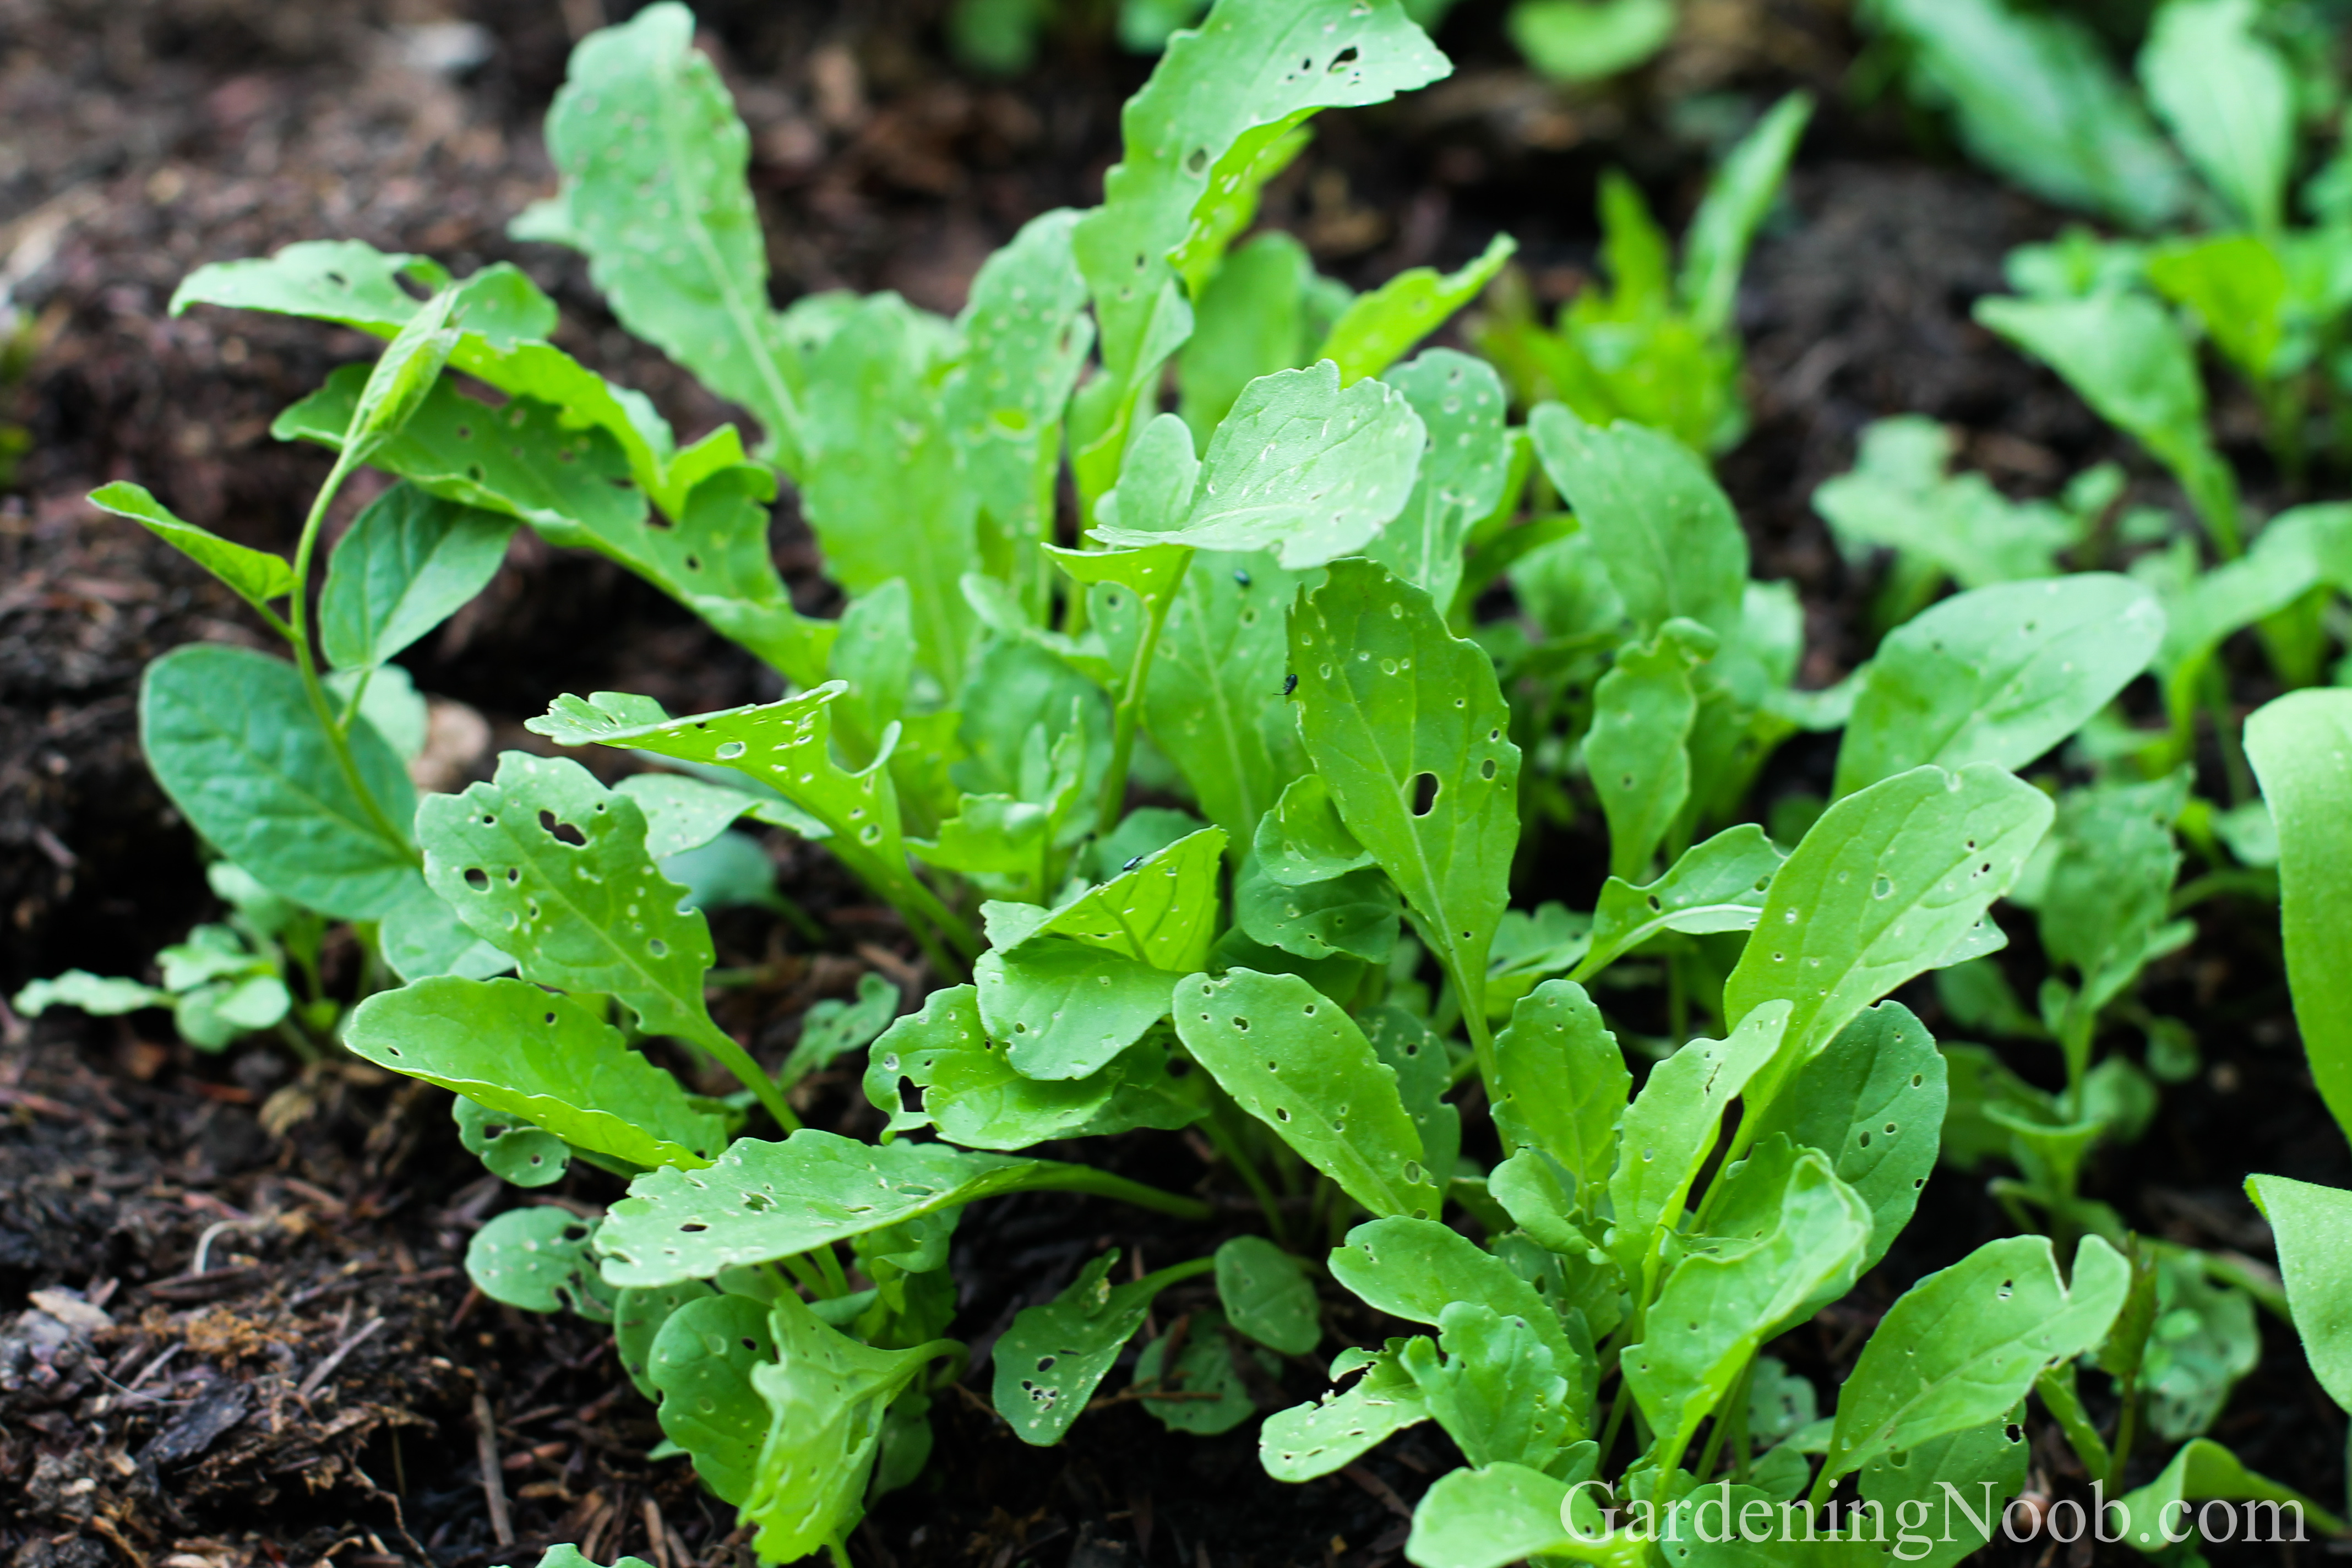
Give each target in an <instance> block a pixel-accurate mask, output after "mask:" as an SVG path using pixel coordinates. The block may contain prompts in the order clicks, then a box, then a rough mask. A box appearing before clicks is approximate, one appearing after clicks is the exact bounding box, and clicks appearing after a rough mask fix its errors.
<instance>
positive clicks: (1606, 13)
mask: <svg viewBox="0 0 2352 1568" xmlns="http://www.w3.org/2000/svg"><path fill="white" fill-rule="evenodd" d="M1504 25H1505V26H1506V27H1507V29H1508V30H1509V32H1510V35H1511V42H1512V44H1513V45H1514V46H1516V47H1517V49H1518V51H1519V53H1521V54H1522V55H1525V56H1526V57H1527V59H1528V64H1529V65H1531V66H1533V67H1535V68H1536V69H1538V70H1539V71H1541V72H1542V73H1543V74H1544V75H1546V76H1548V77H1549V78H1551V79H1553V80H1554V81H1570V82H1578V81H1595V82H1597V81H1603V80H1606V79H1609V78H1610V77H1613V76H1617V75H1620V74H1621V73H1622V72H1625V71H1628V70H1631V69H1633V68H1634V67H1635V66H1638V65H1640V64H1641V63H1642V62H1643V61H1644V60H1646V59H1648V58H1650V57H1651V56H1653V55H1654V54H1656V53H1657V52H1658V51H1659V50H1660V49H1663V48H1664V47H1666V43H1667V41H1668V40H1669V39H1671V38H1672V37H1674V36H1675V7H1674V4H1673V0H1517V4H1516V5H1513V6H1512V7H1511V8H1510V10H1509V12H1508V13H1507V15H1506V16H1505V17H1504Z"/></svg>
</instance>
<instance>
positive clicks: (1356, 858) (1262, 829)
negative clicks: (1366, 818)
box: [1252, 773, 1375, 888]
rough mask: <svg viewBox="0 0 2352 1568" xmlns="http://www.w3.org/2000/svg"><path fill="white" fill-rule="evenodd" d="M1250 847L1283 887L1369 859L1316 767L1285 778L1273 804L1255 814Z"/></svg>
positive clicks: (1337, 873) (1327, 877)
mask: <svg viewBox="0 0 2352 1568" xmlns="http://www.w3.org/2000/svg"><path fill="white" fill-rule="evenodd" d="M1252 848H1253V850H1254V852H1255V855H1256V856H1257V862H1258V867H1259V868H1260V869H1261V870H1263V871H1264V872H1265V875H1266V876H1267V877H1268V878H1270V879H1273V880H1275V881H1276V882H1280V883H1282V884H1283V885H1284V886H1285V887H1291V888H1303V887H1307V886H1309V885H1311V884H1313V883H1316V882H1328V881H1331V880H1333V879H1337V878H1340V877H1345V876H1348V875H1349V874H1350V873H1351V872H1355V871H1359V870H1362V869H1364V868H1368V867H1370V866H1372V865H1374V864H1375V862H1374V860H1373V858H1372V852H1371V851H1370V850H1369V849H1367V848H1365V847H1363V846H1362V845H1361V844H1360V843H1358V842H1357V841H1356V836H1355V835H1354V834H1352V833H1350V832H1349V831H1348V825H1347V824H1346V823H1344V822H1342V821H1340V820H1339V803H1338V802H1336V801H1334V800H1333V799H1332V798H1331V786H1330V785H1329V784H1326V783H1325V782H1324V779H1323V775H1322V774H1321V773H1305V774H1301V775H1300V776H1299V777H1297V778H1295V779H1293V780H1291V781H1290V783H1289V784H1288V785H1287V786H1286V787H1285V788H1284V790H1283V792H1282V798H1281V799H1279V800H1277V801H1276V802H1275V804H1274V809H1273V810H1271V811H1269V812H1267V813H1266V814H1265V816H1263V817H1261V818H1260V819H1259V820H1258V825H1257V834H1256V838H1255V843H1254V845H1253V846H1252Z"/></svg>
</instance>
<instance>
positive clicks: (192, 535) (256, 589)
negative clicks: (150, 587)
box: [89, 479, 294, 611]
mask: <svg viewBox="0 0 2352 1568" xmlns="http://www.w3.org/2000/svg"><path fill="white" fill-rule="evenodd" d="M89 502H90V504H91V505H92V506H95V507H100V508H103V509H104V510H108V511H110V512H112V513H113V514H114V515H115V516H117V517H127V518H129V519H131V521H133V522H136V523H138V524H140V525H141V526H142V527H143V528H145V529H146V530H147V531H148V532H150V533H152V534H153V535H154V536H155V537H156V538H158V539H160V540H162V541H163V542H164V543H166V544H168V545H170V546H171V547H172V548H173V549H174V550H177V551H178V552H180V553H182V554H183V555H185V556H187V557H188V558H189V559H190V560H192V561H194V563H196V564H197V565H199V566H202V567H203V568H204V569H205V571H207V572H209V573H211V574H213V575H214V576H215V577H217V578H219V579H220V580H221V581H222V582H224V583H226V584H228V585H229V587H230V589H231V590H232V591H233V592H234V593H235V594H236V596H237V597H238V598H240V599H243V600H244V601H245V602H246V603H247V604H248V605H252V606H253V607H254V608H255V609H257V610H264V611H267V610H268V607H269V601H270V600H272V599H280V598H284V597H285V596H286V595H289V594H290V593H292V592H293V591H294V568H293V567H292V566H290V565H289V564H288V563H287V562H286V560H285V559H284V557H282V556H278V555H272V554H270V553H269V552H268V551H266V550H255V549H252V548H251V547H249V546H247V545H243V544H239V543H237V542H235V541H234V540H227V539H223V538H222V537H221V536H220V535H219V534H217V533H215V532H213V531H211V530H209V529H204V528H198V527H197V526H196V525H195V524H194V523H193V522H184V521H181V520H180V519H179V518H177V517H175V516H173V512H172V510H171V508H169V507H167V506H165V505H164V504H163V502H162V501H159V500H156V499H155V498H154V497H153V496H152V495H150V494H148V493H147V490H146V488H145V487H144V486H142V485H134V484H130V483H127V482H125V481H123V480H121V479H118V480H116V481H115V482H114V483H112V484H110V485H101V486H100V487H99V488H98V489H94V490H92V491H90V492H89Z"/></svg>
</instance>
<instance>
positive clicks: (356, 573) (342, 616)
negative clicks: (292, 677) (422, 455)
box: [319, 484, 514, 669]
mask: <svg viewBox="0 0 2352 1568" xmlns="http://www.w3.org/2000/svg"><path fill="white" fill-rule="evenodd" d="M513 531H514V522H513V520H512V519H510V518H505V517H500V516H499V515H498V514H497V513H495V512H488V511H483V510H479V509H478V508H474V507H464V506H457V505H455V504H453V503H451V502H449V501H445V500H440V499H439V498H438V497H436V496H433V495H429V494H427V493H426V492H425V491H424V490H421V489H416V488H415V486H413V485H405V484H403V485H394V487H393V488H392V489H388V490H386V491H385V492H384V493H383V495H381V496H379V497H377V498H376V499H375V500H373V501H372V502H370V503H369V504H368V507H367V510H364V511H362V512H361V513H360V515H359V518H358V521H354V522H353V523H352V527H351V531H350V532H348V533H346V534H344V535H343V537H342V538H341V540H340V541H338V542H337V543H336V545H335V552H334V555H333V556H332V558H331V560H330V561H329V562H328V565H327V585H326V587H325V589H324V590H323V591H322V592H321V593H320V596H319V641H320V646H321V647H322V648H323V649H324V651H325V653H326V655H327V662H328V663H329V664H331V665H333V666H335V667H336V668H339V669H351V668H364V667H368V666H373V665H379V664H382V663H383V662H384V661H385V660H386V659H388V658H392V657H393V656H394V654H397V653H399V652H400V651H401V650H402V649H403V648H405V647H408V645H409V644H411V643H413V642H415V640H416V639H417V638H418V637H423V636H424V635H425V633H426V632H429V631H431V630H432V629H433V628H434V627H435V626H439V625H440V624H441V623H442V622H443V621H444V620H446V619H447V618H448V616H450V615H451V614H453V613H454V612H455V611H456V610H457V608H458V606H460V605H464V604H465V603H466V602H467V600H469V599H471V598H472V597H473V596H474V595H477V594H478V593H480V592H481V591H482V590H483V588H485V587H487V586H488V584H489V581H490V578H491V576H492V575H493V574H495V573H496V572H497V571H498V569H499V562H501V561H503V560H504V559H505V558H506V548H507V536H508V535H509V534H510V533H512V532H513Z"/></svg>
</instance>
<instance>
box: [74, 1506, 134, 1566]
mask: <svg viewBox="0 0 2352 1568" xmlns="http://www.w3.org/2000/svg"><path fill="white" fill-rule="evenodd" d="M88 1522H89V1527H90V1528H91V1529H92V1530H94V1531H98V1532H99V1533H100V1535H103V1536H104V1537H106V1539H107V1540H109V1541H110V1542H114V1549H115V1550H116V1551H117V1552H121V1553H122V1555H124V1556H125V1557H128V1558H130V1559H131V1568H147V1559H146V1558H145V1557H144V1556H142V1554H141V1553H140V1551H139V1548H137V1547H136V1546H133V1545H131V1542H130V1539H129V1538H128V1537H126V1536H125V1535H124V1534H123V1533H122V1531H120V1530H118V1529H116V1528H115V1525H114V1521H112V1520H110V1519H109V1518H107V1517H106V1516H105V1515H104V1514H102V1513H94V1514H91V1515H90V1516H89V1521H88Z"/></svg>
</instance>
